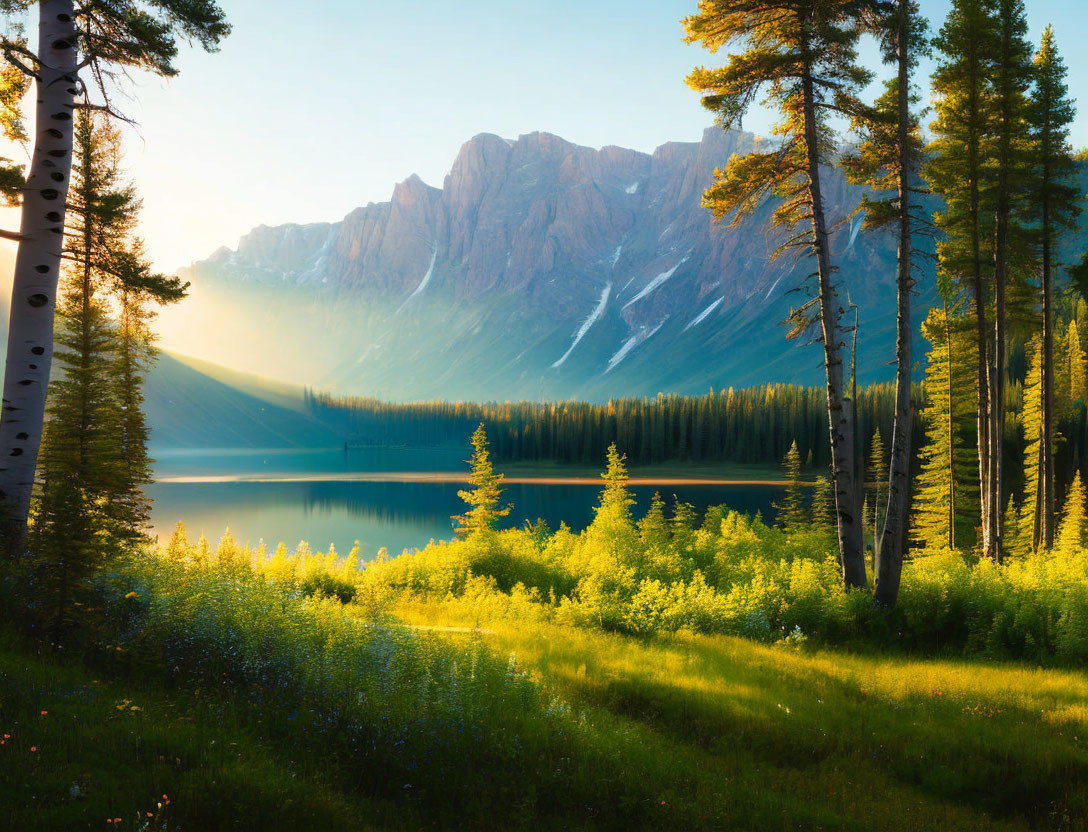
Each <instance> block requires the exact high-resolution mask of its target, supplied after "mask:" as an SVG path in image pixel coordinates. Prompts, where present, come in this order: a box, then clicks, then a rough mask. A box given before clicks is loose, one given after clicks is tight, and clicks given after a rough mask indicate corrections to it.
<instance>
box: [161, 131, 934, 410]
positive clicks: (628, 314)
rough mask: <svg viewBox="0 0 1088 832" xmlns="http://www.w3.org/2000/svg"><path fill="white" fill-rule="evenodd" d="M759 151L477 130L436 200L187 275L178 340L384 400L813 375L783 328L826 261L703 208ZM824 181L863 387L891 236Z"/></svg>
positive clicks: (366, 214) (414, 182)
mask: <svg viewBox="0 0 1088 832" xmlns="http://www.w3.org/2000/svg"><path fill="white" fill-rule="evenodd" d="M761 144H764V142H763V140H761V139H759V138H758V137H756V136H753V135H751V134H748V133H743V132H725V131H723V130H720V129H718V128H712V129H708V130H707V131H706V132H705V133H704V135H703V138H702V141H700V142H698V143H682V142H671V143H668V144H665V145H662V146H661V147H659V148H657V150H655V151H654V152H653V153H652V154H645V153H639V152H636V151H633V150H626V149H623V148H618V147H604V148H601V149H600V150H596V149H592V148H588V147H580V146H578V145H575V144H572V143H570V142H567V141H565V140H563V139H561V138H559V137H557V136H554V135H550V134H548V133H532V134H529V135H524V136H521V137H520V138H519V139H517V140H516V141H511V140H507V139H502V138H500V137H498V136H494V135H488V134H482V135H478V136H476V137H474V138H472V139H471V140H469V141H468V142H467V143H465V145H464V146H463V147H462V148H461V151H460V153H459V154H458V156H457V158H456V159H455V160H454V162H453V166H452V168H451V170H450V172H449V175H448V176H446V178H445V181H444V183H443V186H442V188H441V189H439V188H434V187H431V186H429V185H427V184H426V183H424V182H423V181H422V180H421V179H419V177H416V176H412V177H410V178H409V179H407V180H405V181H404V182H401V183H400V184H398V185H397V186H396V187H395V188H394V190H393V195H392V198H391V199H390V201H389V202H383V203H371V204H369V205H367V206H365V207H363V208H359V209H356V210H354V211H352V212H351V213H350V214H348V215H347V216H346V217H344V218H343V220H341V221H340V222H337V223H321V224H313V225H285V226H279V227H275V228H269V227H264V226H262V227H260V228H257V229H255V230H254V231H253V232H251V233H250V234H248V235H246V236H245V237H243V238H242V240H241V241H240V242H239V244H238V246H237V247H236V248H235V249H233V250H232V249H226V248H224V249H220V250H219V251H218V252H216V253H215V254H214V255H212V256H211V257H209V258H208V259H207V260H204V261H202V262H199V263H196V264H194V265H193V266H191V267H190V268H189V269H187V270H184V276H185V277H186V278H187V279H189V280H191V281H192V283H193V292H194V297H193V300H192V301H190V302H187V303H186V304H185V305H184V307H185V308H184V310H183V312H184V314H185V315H186V319H185V320H186V328H187V331H188V335H187V337H188V338H189V339H190V341H189V342H187V343H186V344H184V345H183V346H182V347H181V348H182V349H184V351H186V352H189V353H193V354H198V355H202V356H203V357H208V358H214V360H216V361H218V362H220V363H229V364H232V365H233V366H237V367H240V368H242V369H247V370H258V371H261V372H264V373H266V374H269V375H275V376H277V377H280V378H287V379H291V380H294V381H297V382H299V383H305V384H310V385H315V386H318V387H323V388H328V389H334V390H337V391H339V392H347V393H354V394H360V395H369V396H376V397H381V398H385V399H391V400H404V399H419V398H439V397H441V398H455V399H464V398H472V399H512V398H530V399H538V398H541V397H549V398H551V397H580V398H590V399H597V400H601V399H605V398H607V397H609V396H614V395H628V394H654V393H657V392H658V391H667V392H680V393H694V392H705V391H706V389H707V388H709V387H711V386H713V387H723V386H727V385H733V386H744V385H750V384H755V383H760V382H765V381H788V382H799V383H806V384H819V383H821V382H822V380H823V371H822V350H821V349H820V348H819V347H818V346H810V345H807V344H806V343H805V341H806V340H807V339H804V338H803V339H800V340H799V341H793V342H790V341H787V340H786V339H785V338H784V329H783V327H782V326H780V324H779V322H780V321H782V320H783V318H785V317H786V315H787V314H788V312H789V309H790V307H791V304H792V305H799V304H800V303H803V302H804V301H805V300H806V299H807V298H808V297H810V292H811V290H812V287H811V286H808V287H806V288H805V289H803V290H802V291H799V292H795V291H794V290H796V289H797V288H798V287H799V286H801V285H802V284H804V283H805V280H804V279H805V277H806V276H807V275H808V274H809V273H810V272H811V271H812V269H813V265H812V261H811V260H809V259H802V260H800V261H799V260H798V259H797V257H796V256H795V255H794V254H792V253H787V254H784V255H783V256H781V257H779V258H777V259H775V258H774V257H773V254H774V251H775V249H776V247H777V245H778V244H779V243H780V242H781V240H782V235H781V234H779V233H769V232H767V231H766V219H767V214H768V212H769V209H770V206H769V205H764V206H763V207H762V208H761V209H760V210H759V211H757V213H756V216H754V217H752V218H750V219H749V220H748V221H747V222H745V223H744V224H743V225H741V226H739V227H736V228H730V227H729V226H728V225H726V224H724V223H714V222H713V221H712V219H711V216H710V214H709V212H708V211H707V210H706V209H705V208H703V207H702V205H701V196H702V193H703V190H704V189H705V188H706V187H707V185H708V184H709V183H710V182H711V181H712V179H713V171H714V169H715V168H716V167H724V166H725V165H726V163H727V162H728V160H729V158H730V156H731V155H732V154H734V153H745V152H747V151H749V150H751V149H753V148H756V147H759V146H761ZM825 174H826V176H825V182H824V195H825V200H826V203H827V208H828V213H829V217H830V218H831V220H832V221H836V220H838V221H840V223H839V224H838V225H837V226H836V229H835V231H834V234H833V236H832V241H831V245H832V250H833V261H834V263H835V264H836V265H837V267H838V269H839V279H840V282H841V297H842V300H843V302H844V306H845V305H846V303H847V301H849V302H852V303H854V304H856V306H857V307H858V320H859V331H858V356H857V360H858V370H859V379H860V380H861V381H862V382H868V381H874V380H885V379H890V378H891V377H892V367H891V366H890V364H889V362H890V361H891V359H892V358H893V356H894V338H895V301H894V280H895V271H896V270H895V260H896V245H895V239H894V236H893V235H892V234H890V233H868V232H866V233H859V226H860V219H859V218H857V217H855V218H853V219H849V215H850V214H851V212H852V211H853V210H854V208H855V207H856V205H857V203H858V198H859V195H860V193H861V191H860V189H858V188H855V187H852V186H850V185H848V184H847V183H846V182H845V181H844V179H843V177H842V175H841V173H840V172H839V171H838V170H827V171H825ZM919 264H920V266H921V274H920V275H919V278H920V279H919V284H918V285H919V290H920V295H919V297H918V298H917V308H918V313H917V314H916V323H917V322H920V320H921V319H922V318H923V317H924V315H925V309H926V307H927V306H928V301H929V300H930V299H931V298H932V296H933V292H934V289H933V286H934V281H933V279H932V265H931V263H930V261H928V260H925V259H921V258H920V259H919ZM847 317H849V312H848V313H847ZM923 350H924V343H923V342H922V341H921V339H918V349H917V355H918V357H919V358H921V357H922V354H923Z"/></svg>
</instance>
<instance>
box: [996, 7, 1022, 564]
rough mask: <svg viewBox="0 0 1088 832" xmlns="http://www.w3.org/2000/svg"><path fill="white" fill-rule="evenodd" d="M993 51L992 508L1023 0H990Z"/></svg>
mask: <svg viewBox="0 0 1088 832" xmlns="http://www.w3.org/2000/svg"><path fill="white" fill-rule="evenodd" d="M992 14H993V18H994V33H995V41H994V47H995V50H994V53H993V56H992V57H993V62H992V65H991V69H990V72H991V79H990V89H989V92H990V95H989V100H988V102H987V106H989V107H990V108H991V118H990V124H991V131H992V135H991V137H990V139H989V141H988V142H987V144H986V145H985V148H986V150H987V153H988V156H989V163H990V166H991V168H992V170H993V176H992V177H991V178H990V180H989V185H990V190H989V192H988V193H986V194H985V195H984V200H985V202H986V203H988V204H989V205H991V206H992V210H993V217H994V249H993V297H994V319H993V320H994V336H993V352H992V356H991V359H990V361H991V364H990V376H991V396H992V406H991V408H990V435H989V441H990V450H989V463H990V474H989V481H988V488H989V494H988V496H987V498H986V499H987V502H988V503H992V504H993V505H994V506H995V512H996V510H997V509H998V508H1000V507H1002V506H1003V505H1004V491H1003V489H1004V473H1003V467H1004V458H1005V454H1004V450H1003V448H1004V437H1005V409H1006V408H1005V378H1006V361H1005V356H1006V349H1007V343H1006V327H1007V310H1006V296H1007V294H1008V292H1009V290H1010V288H1011V282H1012V280H1013V279H1014V277H1016V276H1017V275H1016V273H1015V269H1014V262H1015V260H1016V259H1017V257H1018V254H1022V253H1023V251H1022V250H1023V249H1024V248H1026V245H1027V239H1026V238H1027V229H1026V228H1025V226H1024V224H1023V223H1022V222H1020V221H1019V219H1018V218H1019V217H1022V216H1024V215H1026V214H1027V213H1028V211H1027V200H1028V193H1029V191H1028V180H1029V167H1030V166H1029V161H1028V159H1029V155H1028V154H1029V150H1030V142H1029V137H1028V123H1027V118H1026V116H1027V112H1028V101H1027V90H1028V88H1029V87H1030V85H1031V82H1032V75H1033V68H1032V61H1031V54H1032V53H1031V45H1030V43H1029V42H1028V40H1027V19H1026V14H1025V11H1024V3H1023V0H993V12H992ZM994 533H995V534H996V537H995V539H994V541H993V546H992V551H991V552H990V554H991V556H992V557H995V558H1000V557H1001V554H1002V536H1003V531H1002V524H1001V523H1000V522H998V523H997V524H996V527H995V529H994Z"/></svg>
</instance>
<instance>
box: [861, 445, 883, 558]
mask: <svg viewBox="0 0 1088 832" xmlns="http://www.w3.org/2000/svg"><path fill="white" fill-rule="evenodd" d="M887 470H888V454H887V450H886V449H885V447H884V439H883V438H882V437H881V435H880V428H879V427H878V428H877V429H876V430H875V431H874V432H873V438H872V442H871V443H870V445H869V459H868V460H867V464H866V466H865V479H866V482H867V483H871V484H872V485H873V487H874V494H873V503H872V508H871V509H870V511H869V513H867V515H866V518H865V525H866V526H868V527H869V529H871V530H872V534H873V554H874V556H875V557H876V558H877V560H879V558H880V545H881V543H880V536H881V530H882V529H883V525H884V510H885V506H886V505H887V502H886V500H884V499H882V498H883V497H885V496H886V495H887V482H888V479H887V476H886V473H887Z"/></svg>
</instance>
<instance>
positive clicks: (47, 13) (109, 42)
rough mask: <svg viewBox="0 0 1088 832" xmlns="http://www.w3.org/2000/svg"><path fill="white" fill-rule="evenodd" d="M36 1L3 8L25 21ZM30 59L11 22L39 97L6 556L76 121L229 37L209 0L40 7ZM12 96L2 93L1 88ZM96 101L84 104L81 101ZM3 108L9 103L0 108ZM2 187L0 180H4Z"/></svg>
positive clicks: (5, 434) (43, 352)
mask: <svg viewBox="0 0 1088 832" xmlns="http://www.w3.org/2000/svg"><path fill="white" fill-rule="evenodd" d="M33 5H35V3H34V2H33V0H3V2H2V3H0V10H3V11H5V12H16V11H23V10H26V9H28V8H30V7H31V6H33ZM36 5H37V7H38V48H37V50H36V51H32V50H31V49H30V48H29V45H28V44H27V42H26V41H25V40H23V39H22V37H21V32H20V30H19V28H18V27H19V23H18V22H17V18H15V17H14V16H11V17H8V18H7V21H6V24H7V25H6V26H5V29H6V32H5V33H4V34H0V47H2V48H0V53H2V55H3V59H4V61H5V62H6V65H7V67H8V68H9V71H10V68H11V67H14V68H15V69H17V70H19V71H20V72H22V73H23V74H24V75H25V76H26V77H27V78H28V79H31V80H33V82H34V84H35V88H36V93H35V96H34V98H35V100H36V109H35V118H34V125H35V134H34V136H33V151H32V157H31V162H30V167H29V170H28V171H27V177H26V184H25V186H24V188H23V198H22V207H21V212H20V213H21V221H20V229H19V232H18V233H17V234H12V233H5V234H4V236H6V237H8V238H14V239H17V240H18V244H19V247H18V252H17V254H16V260H15V275H14V284H13V288H12V301H11V307H10V322H9V326H8V349H7V363H6V367H5V371H4V389H3V398H4V402H5V408H4V413H3V419H2V420H0V458H2V459H3V460H4V463H3V466H2V467H0V538H2V543H3V544H4V547H5V548H6V549H7V551H8V554H9V556H11V557H15V556H19V555H21V554H22V553H23V549H24V544H25V541H26V532H27V518H28V516H29V512H30V500H31V493H32V491H33V487H34V475H35V468H36V465H37V458H38V449H39V445H40V443H41V437H42V430H43V425H44V419H45V398H46V390H47V387H48V384H49V374H50V368H51V363H52V355H53V317H54V310H55V308H56V305H57V285H58V280H59V278H60V271H61V269H60V265H61V247H60V246H59V245H58V244H57V243H58V238H57V235H58V233H63V229H64V228H65V226H66V206H67V202H68V184H69V177H70V175H71V167H72V151H73V139H74V136H73V114H74V113H75V112H76V111H77V110H102V111H106V112H110V113H112V112H113V109H112V100H111V94H112V92H113V90H112V89H111V88H110V87H109V86H108V85H109V84H111V83H112V82H113V81H114V80H115V79H117V78H118V77H119V76H123V74H124V73H125V71H126V70H128V69H135V70H141V71H146V72H150V73H152V74H155V75H159V76H162V77H169V76H172V75H175V74H176V73H177V70H176V68H175V67H174V64H173V61H174V59H175V57H176V56H177V53H178V46H177V38H178V37H181V38H184V39H185V40H188V41H195V42H197V43H199V44H200V45H201V46H202V47H204V48H205V49H206V50H209V51H213V50H214V49H215V48H216V47H217V44H218V43H219V41H220V40H221V39H222V38H224V37H225V36H226V35H227V34H228V33H229V31H230V27H229V26H228V24H227V23H226V20H225V17H224V15H223V12H222V10H221V9H220V8H219V6H218V5H217V4H216V3H215V0H96V2H93V3H83V4H79V5H78V7H77V4H76V3H75V2H74V0H37V3H36ZM9 89H10V87H9ZM92 89H93V90H96V91H97V94H98V95H99V97H100V101H98V102H95V103H92V102H91V101H90V100H89V97H88V92H89V91H90V90H92ZM4 103H5V104H6V105H7V108H8V109H10V106H11V100H10V99H9V100H7V101H5V102H4ZM7 178H8V177H7V176H6V175H5V176H4V177H0V179H4V180H6V179H7Z"/></svg>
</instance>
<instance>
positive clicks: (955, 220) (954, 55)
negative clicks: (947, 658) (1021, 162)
mask: <svg viewBox="0 0 1088 832" xmlns="http://www.w3.org/2000/svg"><path fill="white" fill-rule="evenodd" d="M933 45H934V48H935V49H936V52H937V68H936V70H935V72H934V73H933V76H932V79H931V85H932V90H933V93H934V95H935V96H936V101H935V109H936V114H937V120H936V121H935V122H934V123H933V125H932V128H933V131H934V134H935V140H934V141H933V143H932V144H931V145H930V147H929V154H928V155H929V157H930V161H929V163H928V164H927V166H926V169H925V175H926V179H927V180H928V182H929V184H930V187H931V188H932V189H933V190H934V191H935V192H936V193H937V194H939V195H940V196H941V197H942V198H943V201H944V208H943V210H941V211H939V212H938V213H937V215H936V219H937V225H938V227H939V228H940V229H941V231H943V232H944V238H943V239H942V240H941V241H940V243H939V244H938V246H937V253H938V258H939V269H940V272H941V274H942V275H944V276H945V278H947V279H948V280H950V281H954V282H956V283H958V284H960V285H962V286H963V287H964V288H965V289H966V291H967V292H968V293H969V295H970V297H971V299H972V301H973V310H972V311H973V313H974V316H973V317H974V323H975V327H976V348H977V352H976V355H977V368H976V379H975V387H976V396H977V399H976V427H977V433H978V437H977V449H978V481H979V486H980V503H981V504H980V510H981V520H982V523H981V525H982V551H983V554H984V555H985V556H986V557H991V558H995V559H996V558H997V557H999V554H998V549H997V548H996V547H997V545H998V540H997V536H998V526H999V523H998V515H999V513H1000V511H1001V508H1002V506H1001V505H1000V504H999V503H997V502H996V501H995V500H994V494H995V492H994V491H993V490H992V484H993V479H994V478H993V473H994V471H993V468H992V461H991V458H990V457H991V453H992V442H991V439H992V434H993V426H994V421H993V413H992V409H993V407H996V405H997V392H996V389H995V385H996V381H995V379H994V378H993V373H992V372H991V354H992V349H991V346H990V342H989V337H990V327H989V326H988V324H987V321H988V320H989V316H988V315H987V307H988V301H989V295H990V291H991V288H992V286H993V283H994V281H993V268H992V264H993V256H992V248H993V247H992V244H991V243H992V240H993V238H994V229H993V224H992V220H991V214H990V213H988V211H987V207H988V206H987V205H986V204H985V201H984V197H985V195H986V194H987V193H989V191H988V187H989V180H988V178H987V170H986V150H987V147H986V142H987V141H988V140H989V137H990V135H991V129H992V123H991V119H992V108H990V107H989V106H988V103H989V101H990V98H989V96H990V92H991V88H990V79H991V75H992V61H993V56H994V52H995V49H996V26H995V22H994V19H993V17H992V15H991V14H990V9H989V5H988V3H987V2H986V1H985V0H953V3H952V9H951V11H950V12H949V15H948V18H947V20H946V21H945V23H944V26H943V27H942V28H941V30H940V32H939V34H938V35H937V37H936V38H934V41H933Z"/></svg>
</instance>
